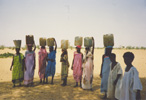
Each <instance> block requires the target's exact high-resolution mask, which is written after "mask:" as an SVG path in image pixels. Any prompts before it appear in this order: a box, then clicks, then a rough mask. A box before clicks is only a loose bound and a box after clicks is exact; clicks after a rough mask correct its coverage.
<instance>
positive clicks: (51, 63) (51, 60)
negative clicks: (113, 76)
mask: <svg viewBox="0 0 146 100" xmlns="http://www.w3.org/2000/svg"><path fill="white" fill-rule="evenodd" d="M54 42H55V50H54V47H53V46H50V47H49V51H50V53H49V54H48V56H47V62H48V65H47V67H46V71H45V77H46V83H47V84H48V76H52V81H51V84H53V79H54V75H55V66H56V49H57V44H56V40H55V39H54Z"/></svg>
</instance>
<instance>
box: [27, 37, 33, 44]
mask: <svg viewBox="0 0 146 100" xmlns="http://www.w3.org/2000/svg"><path fill="white" fill-rule="evenodd" d="M26 44H34V37H33V35H26Z"/></svg>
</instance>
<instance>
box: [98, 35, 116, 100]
mask: <svg viewBox="0 0 146 100" xmlns="http://www.w3.org/2000/svg"><path fill="white" fill-rule="evenodd" d="M113 45H114V42H113V35H104V46H105V54H104V55H103V56H102V65H101V72H100V77H101V86H100V91H101V93H104V97H103V99H106V98H107V88H108V78H109V72H110V64H111V60H110V58H109V57H110V55H111V53H112V50H113Z"/></svg>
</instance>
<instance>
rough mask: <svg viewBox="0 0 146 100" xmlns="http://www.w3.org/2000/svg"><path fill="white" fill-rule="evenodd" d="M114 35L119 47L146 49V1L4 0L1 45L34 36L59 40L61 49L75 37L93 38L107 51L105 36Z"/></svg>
mask: <svg viewBox="0 0 146 100" xmlns="http://www.w3.org/2000/svg"><path fill="white" fill-rule="evenodd" d="M108 33H113V34H114V37H115V47H119V46H121V45H124V46H129V45H131V46H146V42H145V41H146V0H0V45H5V46H14V44H13V40H15V39H21V40H22V46H24V45H25V35H28V34H33V35H34V38H35V41H36V44H37V45H38V44H39V38H40V37H46V38H49V37H55V38H56V41H57V43H58V46H60V41H61V40H62V39H68V40H69V41H70V43H71V45H72V46H74V38H75V36H83V37H86V36H93V37H94V38H95V44H96V47H103V34H108Z"/></svg>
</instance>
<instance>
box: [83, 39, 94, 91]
mask: <svg viewBox="0 0 146 100" xmlns="http://www.w3.org/2000/svg"><path fill="white" fill-rule="evenodd" d="M92 40H93V47H92V52H91V51H90V47H86V48H85V49H86V51H85V54H84V59H83V66H82V67H83V78H82V88H83V89H91V90H92V81H93V69H94V65H93V55H94V38H93V37H92Z"/></svg>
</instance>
